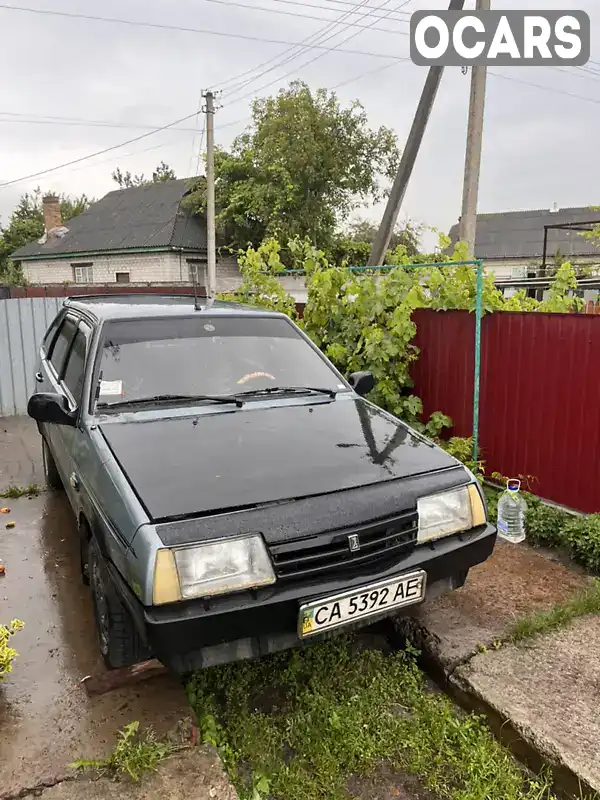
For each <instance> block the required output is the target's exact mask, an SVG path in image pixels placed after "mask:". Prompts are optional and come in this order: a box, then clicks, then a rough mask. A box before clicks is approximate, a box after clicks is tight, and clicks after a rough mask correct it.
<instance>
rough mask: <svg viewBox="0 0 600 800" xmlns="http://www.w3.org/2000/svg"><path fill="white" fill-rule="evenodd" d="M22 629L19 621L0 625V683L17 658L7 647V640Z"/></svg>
mask: <svg viewBox="0 0 600 800" xmlns="http://www.w3.org/2000/svg"><path fill="white" fill-rule="evenodd" d="M23 627H24V626H23V623H22V622H21V620H19V619H13V621H12V622H9V624H8V625H0V683H1V682H2V681H3V680H4V677H5V676H6V675H8V673H9V672H10V671H11V669H12V662H13V660H14V659H15V658H16V657H17V656H18V653H17V651H16V650H14V649H13V648H12V647H10V646H9V644H8V642H9V639H10V637H11V636H13V635H14V634H15V633H16V632H17V631H20V630H22V628H23Z"/></svg>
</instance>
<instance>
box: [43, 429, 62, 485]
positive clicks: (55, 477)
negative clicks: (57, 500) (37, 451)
mask: <svg viewBox="0 0 600 800" xmlns="http://www.w3.org/2000/svg"><path fill="white" fill-rule="evenodd" d="M42 458H43V461H44V477H45V479H46V486H48V487H50V489H57V490H60V489H62V490H64V488H65V487H64V486H63V482H62V480H61V477H60V475H59V473H58V470H57V468H56V463H55V461H54V458H53V457H52V453H51V452H50V448H49V447H48V445H47V444H46V440H45V439H42Z"/></svg>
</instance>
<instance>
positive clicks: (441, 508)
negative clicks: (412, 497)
mask: <svg viewBox="0 0 600 800" xmlns="http://www.w3.org/2000/svg"><path fill="white" fill-rule="evenodd" d="M417 511H418V514H419V532H418V536H417V542H419V543H421V542H430V541H432V540H433V539H440V538H441V537H442V536H450V535H451V534H453V533H458V532H459V531H465V530H469V529H470V528H473V527H476V526H477V525H483V524H485V521H486V519H485V510H484V507H483V502H482V500H481V496H480V494H479V492H478V491H477V487H476V486H475V484H474V483H472V484H469V486H463V487H461V488H460V489H452V490H451V491H448V492H441V493H440V494H432V495H429V497H420V498H419V499H418V500H417Z"/></svg>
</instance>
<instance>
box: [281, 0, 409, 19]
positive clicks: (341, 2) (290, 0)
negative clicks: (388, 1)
mask: <svg viewBox="0 0 600 800" xmlns="http://www.w3.org/2000/svg"><path fill="white" fill-rule="evenodd" d="M273 2H274V3H285V4H286V5H291V6H304V7H306V8H319V9H322V10H323V11H324V10H326V6H323V5H314V4H313V3H300V2H298V0H273ZM328 2H329V3H330V4H334V5H337V6H346V7H348V6H349V7H350V8H352V7H354V8H356V6H355V4H354V3H351V2H349V0H328ZM362 7H363V8H365V9H368V10H370V11H373V12H375V11H378V7H377V6H372V5H364V6H362ZM327 10H329V9H327ZM333 10H334V9H333V8H332V9H331V11H333ZM394 13H395V14H399V15H400V14H401V15H403V16H405V17H410V13H409V12H408V11H395V12H394ZM392 19H396V18H395V17H392ZM398 21H400V22H404V21H405V20H400V19H399V20H398Z"/></svg>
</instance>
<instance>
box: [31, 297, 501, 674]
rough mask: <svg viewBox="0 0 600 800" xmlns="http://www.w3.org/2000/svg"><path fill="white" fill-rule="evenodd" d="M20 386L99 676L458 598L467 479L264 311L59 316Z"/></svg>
mask: <svg viewBox="0 0 600 800" xmlns="http://www.w3.org/2000/svg"><path fill="white" fill-rule="evenodd" d="M36 380H37V381H38V391H37V392H36V394H34V395H32V397H31V398H30V400H29V414H30V415H31V416H32V417H33V418H34V419H35V420H37V422H38V427H39V431H40V434H41V436H42V446H43V451H44V463H45V467H46V477H47V480H48V483H49V484H50V485H51V486H53V487H56V488H58V487H64V489H65V490H66V493H67V496H68V498H69V501H70V503H71V505H72V507H73V511H74V512H75V515H76V518H77V523H78V530H79V540H78V546H79V548H80V552H81V568H82V574H83V576H84V579H86V580H89V582H90V584H91V590H92V597H93V602H94V609H95V615H96V622H97V625H98V635H99V642H100V648H101V651H102V654H103V656H104V659H105V660H106V662H107V664H108V665H109V666H111V667H120V666H124V665H128V664H132V663H134V662H136V661H138V660H141V659H144V658H147V657H149V656H156V657H158V658H159V659H161V660H162V661H163V662H164V663H165V664H166V665H167V666H169V667H170V668H172V669H174V670H175V671H177V672H187V671H190V670H192V669H196V668H198V667H202V666H208V665H213V664H217V663H222V662H226V661H232V660H235V659H241V658H251V657H256V656H260V655H262V654H265V653H270V652H273V651H275V650H279V649H283V648H287V647H293V646H297V645H300V644H302V643H303V642H306V641H311V640H312V639H313V638H314V637H319V636H320V635H322V634H324V633H326V632H328V631H331V630H335V629H339V630H343V629H345V628H348V627H349V626H357V625H363V624H367V623H368V622H370V621H372V620H375V619H379V618H381V617H384V616H388V615H390V614H397V613H401V612H403V611H404V610H405V609H408V610H410V607H411V606H412V605H414V604H416V603H420V602H422V600H423V599H425V598H426V597H431V596H435V595H436V594H439V593H441V592H443V591H447V590H449V589H452V588H456V587H458V586H461V585H462V584H463V583H464V582H465V579H466V576H467V573H468V571H469V569H470V568H471V567H472V566H473V565H475V564H478V563H480V562H481V561H484V560H485V559H486V558H487V557H488V556H489V555H490V554H491V552H492V550H493V548H494V543H495V539H496V531H495V529H494V528H493V527H492V526H491V525H490V524H489V523H488V522H487V519H486V511H485V504H484V501H483V497H482V494H481V492H480V489H479V486H478V484H477V481H476V480H475V479H474V477H473V475H472V474H471V473H470V472H469V471H468V470H467V469H466V468H465V467H464V466H463V465H462V464H461V463H459V462H458V461H456V460H455V459H454V458H452V457H451V456H450V455H448V454H447V453H445V452H444V451H443V450H441V449H440V448H438V447H437V446H436V445H434V444H433V443H432V442H430V441H428V440H427V439H425V438H424V437H423V436H421V435H420V434H418V433H416V432H415V431H413V430H411V429H410V428H409V427H408V426H407V425H406V424H404V423H403V422H401V421H400V420H398V419H396V418H395V417H393V416H392V415H390V414H388V413H386V412H385V411H383V410H382V409H380V408H378V407H377V406H375V405H373V404H372V403H370V402H369V401H368V400H366V399H365V398H364V396H363V395H364V394H366V393H367V392H368V391H369V390H370V389H371V388H372V386H373V378H372V376H371V375H370V374H369V373H356V374H354V375H351V376H349V378H348V379H347V378H345V377H344V376H342V375H340V374H339V372H338V371H337V370H336V369H335V368H334V367H333V365H332V364H331V363H330V362H329V361H328V360H327V359H326V358H325V357H324V356H323V354H322V353H321V352H320V351H319V350H318V349H317V348H316V347H315V346H314V344H313V343H312V342H311V341H310V340H309V339H308V338H307V337H306V336H305V335H304V333H303V332H302V331H301V330H300V329H299V328H298V327H297V326H296V325H295V324H294V323H293V322H292V321H291V320H290V319H288V318H287V317H286V316H284V315H282V314H277V313H272V312H267V311H261V310H259V309H248V308H245V307H241V306H236V305H233V304H225V303H216V304H214V305H212V306H211V307H200V308H197V307H196V305H195V304H194V302H193V301H192V300H191V299H190V298H181V297H180V298H174V297H171V298H169V297H159V296H156V295H152V296H140V295H138V296H111V297H100V296H97V297H90V298H77V299H71V300H68V301H67V302H66V303H65V305H64V307H63V309H62V310H61V312H60V313H59V315H58V316H57V318H56V319H55V320H54V322H53V323H52V325H51V327H50V329H49V330H48V332H47V334H46V336H45V338H44V341H43V343H42V346H41V350H40V364H39V371H38V373H37V374H36Z"/></svg>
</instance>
